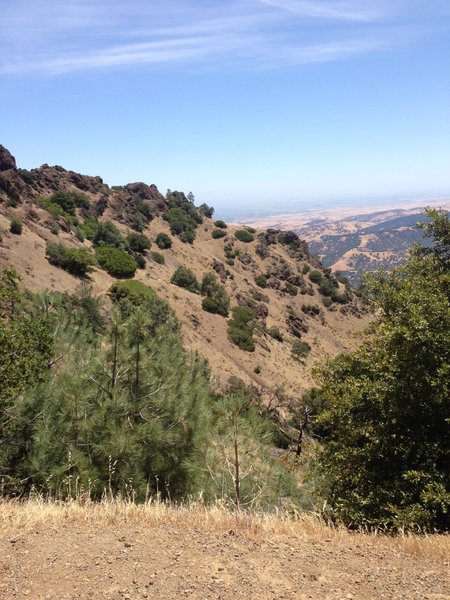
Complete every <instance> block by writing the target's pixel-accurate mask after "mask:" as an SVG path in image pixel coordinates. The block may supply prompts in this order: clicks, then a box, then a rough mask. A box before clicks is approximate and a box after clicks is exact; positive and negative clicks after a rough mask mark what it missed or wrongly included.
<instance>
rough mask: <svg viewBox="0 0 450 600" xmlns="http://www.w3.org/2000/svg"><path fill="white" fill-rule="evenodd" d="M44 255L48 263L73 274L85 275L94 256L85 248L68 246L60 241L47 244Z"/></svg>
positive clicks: (93, 263) (92, 262)
mask: <svg viewBox="0 0 450 600" xmlns="http://www.w3.org/2000/svg"><path fill="white" fill-rule="evenodd" d="M46 256H47V260H48V261H49V263H51V264H52V265H55V266H56V267H60V268H61V269H64V270H65V271H68V272H69V273H73V274H74V275H80V276H83V275H86V273H88V272H89V271H90V269H91V267H92V266H93V265H95V258H94V256H93V254H91V252H89V250H88V249H87V248H69V247H67V246H65V245H64V244H61V243H52V242H50V243H49V244H47V249H46Z"/></svg>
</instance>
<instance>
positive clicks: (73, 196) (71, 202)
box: [47, 191, 89, 216]
mask: <svg viewBox="0 0 450 600" xmlns="http://www.w3.org/2000/svg"><path fill="white" fill-rule="evenodd" d="M47 202H48V203H49V205H50V206H51V205H56V206H59V207H60V208H61V210H62V211H63V212H64V213H66V214H68V215H72V216H74V215H75V209H76V208H89V200H88V199H87V197H86V196H85V194H82V193H81V192H63V191H58V192H54V193H53V194H52V195H51V196H50V197H49V198H47Z"/></svg>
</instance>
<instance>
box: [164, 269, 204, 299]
mask: <svg viewBox="0 0 450 600" xmlns="http://www.w3.org/2000/svg"><path fill="white" fill-rule="evenodd" d="M170 283H173V284H174V285H177V286H178V287H181V288H184V289H186V290H189V291H190V292H193V293H194V294H197V293H198V291H199V290H200V285H199V283H198V281H197V277H196V276H195V274H194V273H193V272H192V271H191V269H188V268H187V267H183V266H181V267H178V268H177V269H176V271H175V273H174V274H173V275H172V277H171V278H170Z"/></svg>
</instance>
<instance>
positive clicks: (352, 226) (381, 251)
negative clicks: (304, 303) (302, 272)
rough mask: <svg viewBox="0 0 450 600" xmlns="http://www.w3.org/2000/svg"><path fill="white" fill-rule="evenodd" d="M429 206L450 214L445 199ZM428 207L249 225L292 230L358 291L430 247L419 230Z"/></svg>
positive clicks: (293, 216)
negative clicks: (365, 280)
mask: <svg viewBox="0 0 450 600" xmlns="http://www.w3.org/2000/svg"><path fill="white" fill-rule="evenodd" d="M430 204H431V205H434V206H442V207H444V208H450V204H449V202H448V200H445V199H444V200H443V201H442V202H432V203H430ZM427 205H428V204H427ZM425 206H426V205H425V204H424V205H423V206H417V205H411V206H409V207H401V208H399V207H393V208H392V207H389V208H385V209H377V210H374V209H373V208H372V209H367V208H366V209H360V210H358V209H352V210H349V209H344V210H334V211H333V210H327V211H324V212H323V213H320V212H319V211H308V212H305V213H301V214H290V215H278V216H273V217H266V218H264V219H259V218H256V219H250V220H249V223H250V224H251V225H253V226H254V227H256V226H266V227H268V226H276V227H279V228H280V229H284V228H289V229H293V230H294V231H295V232H296V233H297V234H298V235H299V236H300V237H302V238H303V239H305V240H306V241H307V242H308V246H309V248H310V251H311V254H313V255H316V256H318V257H319V258H320V260H321V261H322V263H323V265H324V266H325V267H329V268H331V269H332V270H333V271H339V272H340V273H342V274H343V275H345V276H346V277H347V278H348V279H349V280H350V282H351V283H352V284H353V285H358V284H359V283H360V281H361V277H362V275H363V273H364V272H366V271H374V270H376V269H383V270H387V269H391V268H393V267H396V266H398V265H399V264H401V263H402V262H403V260H404V259H405V256H406V254H407V252H408V250H409V249H410V248H411V247H412V246H413V245H414V244H415V243H420V244H423V245H427V239H426V238H424V236H423V234H422V231H421V230H420V229H417V227H416V225H417V222H418V221H424V220H426V218H425V217H424V216H423V210H424V208H425Z"/></svg>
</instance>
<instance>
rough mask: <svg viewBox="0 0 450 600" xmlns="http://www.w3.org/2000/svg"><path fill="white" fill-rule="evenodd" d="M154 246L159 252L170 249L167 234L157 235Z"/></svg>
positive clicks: (170, 239) (170, 244) (169, 238)
mask: <svg viewBox="0 0 450 600" xmlns="http://www.w3.org/2000/svg"><path fill="white" fill-rule="evenodd" d="M156 245H157V246H158V248H159V249H160V250H167V249H168V248H172V238H171V237H170V235H167V233H163V232H161V233H158V235H157V236H156Z"/></svg>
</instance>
